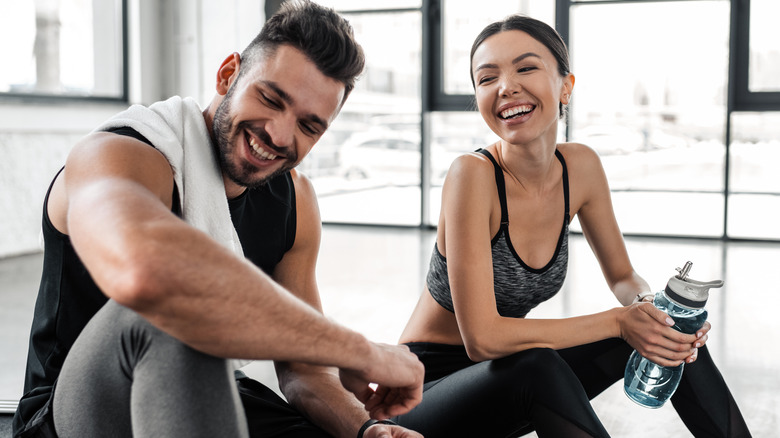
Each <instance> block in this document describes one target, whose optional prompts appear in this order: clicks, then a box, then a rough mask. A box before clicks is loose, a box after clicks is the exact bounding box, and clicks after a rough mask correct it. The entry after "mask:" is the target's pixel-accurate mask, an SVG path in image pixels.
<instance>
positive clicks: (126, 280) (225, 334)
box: [50, 133, 414, 386]
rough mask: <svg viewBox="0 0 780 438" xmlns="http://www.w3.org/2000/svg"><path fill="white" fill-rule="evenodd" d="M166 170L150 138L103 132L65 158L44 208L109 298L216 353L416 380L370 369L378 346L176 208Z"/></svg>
mask: <svg viewBox="0 0 780 438" xmlns="http://www.w3.org/2000/svg"><path fill="white" fill-rule="evenodd" d="M150 151H151V152H150ZM161 169H162V170H161ZM166 172H167V173H166ZM170 172H171V170H170V167H169V166H168V164H167V161H165V159H164V158H163V157H162V155H161V154H159V153H158V152H156V151H154V150H153V149H151V148H149V147H148V146H147V145H145V144H143V143H141V142H138V141H137V140H134V139H130V138H126V137H122V136H117V135H114V134H107V133H101V134H93V135H91V136H90V137H88V138H87V139H85V141H83V142H82V143H81V144H79V145H77V146H76V147H75V148H74V150H73V152H72V154H71V155H70V157H69V159H68V162H67V164H66V170H65V174H64V175H63V178H64V179H63V181H64V191H63V193H64V196H63V201H64V202H60V203H58V202H56V200H53V202H52V203H51V204H50V205H60V206H61V207H62V210H61V211H55V212H54V215H55V216H56V215H59V217H63V218H64V221H63V222H64V228H65V229H66V232H67V233H68V234H69V235H70V237H71V240H72V243H73V245H74V248H75V249H76V252H77V253H78V254H79V256H80V257H81V259H82V260H83V262H84V264H85V266H86V267H87V269H88V270H89V272H90V274H91V275H92V277H93V278H94V280H95V282H96V283H97V285H98V286H99V287H100V288H101V290H102V291H103V292H104V293H105V294H106V295H107V296H108V297H109V298H111V299H114V300H115V301H117V302H119V303H120V304H122V305H125V306H127V307H129V308H131V309H133V310H135V311H136V312H138V313H139V314H141V315H142V316H144V317H145V318H147V319H148V320H149V321H150V322H152V323H153V324H154V325H156V326H157V327H159V328H160V329H162V330H163V331H165V332H167V333H169V334H171V335H172V336H174V337H176V338H177V339H179V340H181V341H182V342H184V343H186V344H188V345H190V346H192V347H193V348H196V349H198V350H200V351H203V352H205V353H208V354H212V355H215V356H220V357H236V358H247V359H275V360H290V361H300V362H304V363H316V364H323V365H331V366H336V367H339V368H341V369H342V370H355V371H356V372H358V374H359V375H361V376H363V377H365V378H366V379H369V380H374V379H375V378H377V380H382V381H383V383H386V384H389V385H395V384H399V385H401V386H406V385H407V384H409V383H410V382H411V381H413V380H414V379H412V378H410V377H411V376H410V373H400V374H396V375H391V374H392V373H388V374H387V375H376V376H374V375H375V374H376V372H379V373H380V374H381V373H382V372H383V370H380V369H378V368H377V367H375V366H374V365H373V363H374V362H375V361H379V360H382V359H383V358H384V356H385V355H384V354H383V352H381V351H380V349H378V348H377V347H376V346H374V345H373V344H372V343H370V342H368V341H367V340H366V339H365V337H363V336H362V335H360V334H358V333H356V332H354V331H351V330H348V329H346V328H344V327H342V326H339V325H337V324H334V323H333V322H331V321H329V320H327V319H326V318H324V317H323V316H322V315H321V314H320V313H319V312H318V311H317V310H315V309H313V308H312V307H311V306H309V305H307V304H305V303H303V302H301V301H300V300H298V299H297V298H295V297H294V296H293V295H292V294H290V293H289V292H287V291H286V290H285V289H284V288H282V287H281V286H279V285H278V284H277V283H275V282H274V281H272V280H271V279H270V277H268V276H267V275H265V274H264V273H263V272H262V271H260V270H259V269H258V268H256V267H255V266H253V265H252V264H250V263H249V262H247V261H245V260H244V259H242V258H239V257H236V256H235V255H234V254H233V253H232V252H231V251H229V250H228V249H226V248H224V247H222V246H221V245H220V244H219V243H217V242H215V241H214V240H212V239H211V238H210V237H209V236H207V235H206V234H204V233H202V232H201V231H199V230H197V229H195V228H193V227H191V226H189V225H188V224H186V223H185V222H183V221H182V220H180V219H179V218H177V217H176V216H175V215H173V214H172V213H171V211H170V203H169V202H168V204H166V202H165V198H166V196H168V197H169V196H170V193H167V194H166V190H168V189H169V188H170V187H171V183H170V181H171V180H172V174H171V173H170ZM166 185H167V186H166ZM380 368H381V367H380Z"/></svg>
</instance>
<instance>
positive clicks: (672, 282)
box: [666, 262, 723, 308]
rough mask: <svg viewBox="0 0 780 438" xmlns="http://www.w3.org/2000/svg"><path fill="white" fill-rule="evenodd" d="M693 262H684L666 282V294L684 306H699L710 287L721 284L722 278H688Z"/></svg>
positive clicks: (716, 286)
mask: <svg viewBox="0 0 780 438" xmlns="http://www.w3.org/2000/svg"><path fill="white" fill-rule="evenodd" d="M692 266H693V263H691V262H685V265H684V266H683V267H682V268H676V270H677V272H678V274H677V275H675V276H674V277H672V278H670V279H669V282H668V283H667V284H666V294H667V296H668V297H669V298H670V299H671V300H672V301H675V302H677V303H679V304H682V305H684V306H686V307H693V308H700V307H704V304H705V303H706V302H707V298H709V291H710V288H718V287H721V286H723V280H713V281H706V282H705V281H696V280H693V279H690V278H688V272H690V270H691V267H692Z"/></svg>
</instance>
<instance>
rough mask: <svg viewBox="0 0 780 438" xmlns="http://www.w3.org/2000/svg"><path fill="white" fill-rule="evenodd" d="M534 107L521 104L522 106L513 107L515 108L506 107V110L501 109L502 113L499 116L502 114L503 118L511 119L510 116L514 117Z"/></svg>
mask: <svg viewBox="0 0 780 438" xmlns="http://www.w3.org/2000/svg"><path fill="white" fill-rule="evenodd" d="M532 109H534V107H533V106H532V105H520V106H516V107H513V108H509V109H506V110H504V111H501V114H499V116H501V118H502V119H509V118H511V117H514V116H516V115H518V114H525V113H528V112H530V111H531V110H532Z"/></svg>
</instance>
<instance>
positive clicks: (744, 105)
mask: <svg viewBox="0 0 780 438" xmlns="http://www.w3.org/2000/svg"><path fill="white" fill-rule="evenodd" d="M750 3H751V0H731V35H732V41H731V47H730V48H729V49H730V66H729V67H730V69H729V70H730V71H729V89H730V93H729V101H730V106H729V113H731V112H734V111H740V112H743V111H745V112H747V111H755V112H763V111H780V92H778V91H750V62H749V61H750ZM732 85H733V87H732Z"/></svg>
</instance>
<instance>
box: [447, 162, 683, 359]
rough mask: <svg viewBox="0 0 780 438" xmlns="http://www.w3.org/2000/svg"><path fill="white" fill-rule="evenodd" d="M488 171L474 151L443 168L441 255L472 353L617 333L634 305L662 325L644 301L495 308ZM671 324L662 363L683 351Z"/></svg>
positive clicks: (483, 355) (558, 344)
mask: <svg viewBox="0 0 780 438" xmlns="http://www.w3.org/2000/svg"><path fill="white" fill-rule="evenodd" d="M493 175H494V173H493V167H492V165H491V164H490V162H489V161H487V160H486V159H484V158H481V157H478V156H475V155H467V156H464V157H461V158H459V159H458V160H456V161H455V163H453V166H452V167H451V168H450V172H449V174H448V176H447V181H446V182H445V185H444V188H443V194H442V214H443V216H444V220H443V221H442V225H444V230H443V233H442V230H440V240H439V244H440V250H442V253H443V254H445V255H446V257H447V266H448V272H449V280H450V289H451V291H452V299H453V305H454V308H455V315H456V319H457V323H458V328H459V330H460V333H461V337H462V339H463V343H464V345H465V347H466V350H467V352H468V354H469V356H470V357H471V358H472V359H474V360H477V361H480V360H487V359H494V358H499V357H503V356H506V355H509V354H512V353H515V352H518V351H522V350H525V349H529V348H553V349H560V348H566V347H571V346H576V345H582V344H585V343H589V342H594V341H597V340H601V339H606V338H610V337H619V336H622V335H623V325H624V324H625V321H626V320H633V319H636V318H633V317H628V314H630V313H633V312H638V311H640V310H641V311H643V313H644V314H645V315H646V318H647V319H649V318H655V319H656V320H657V324H658V325H659V326H661V327H663V326H664V324H665V320H666V315H665V314H664V313H663V312H660V311H657V309H654V308H652V306H647V307H648V309H638V308H637V309H635V308H631V307H629V308H623V307H619V308H615V309H610V310H607V311H604V312H600V313H596V314H592V315H585V316H578V317H573V318H565V319H549V320H539V319H524V318H520V319H519V318H507V317H502V316H501V315H499V314H498V311H497V309H496V300H495V295H494V290H493V287H494V286H493V266H492V255H491V247H490V240H491V238H492V237H493V232H494V231H495V230H492V229H491V224H496V223H498V220H497V218H496V217H495V216H496V215H500V208H498V207H497V204H498V202H497V198H496V196H495V195H492V196H487V195H486V194H494V193H495V183H494V182H493V181H494V179H493ZM578 183H579V182H578ZM499 217H500V216H499ZM442 235H443V241H442V239H441V236H442ZM621 242H622V239H621ZM623 252H624V253H625V248H624V247H623ZM616 260H620V258H619V257H618V258H616ZM625 260H626V261H627V260H628V258H627V256H625ZM628 266H629V267H630V264H628ZM615 284H620V287H621V288H622V287H626V286H623V284H628V283H621V282H617V281H616V282H615ZM645 310H646V311H645ZM659 318H660V319H659ZM645 322H646V321H645ZM670 330H671V329H670ZM671 331H672V332H673V333H668V335H669V336H670V337H671V338H672V339H668V340H666V339H665V340H663V341H659V342H658V345H659V347H660V348H658V350H657V352H658V353H660V354H659V355H658V356H659V358H662V357H666V358H670V359H672V360H671V361H668V360H667V361H665V364H667V365H673V364H676V363H679V361H680V360H682V359H684V358H685V357H687V356H688V355H689V354H690V352H689V351H682V352H681V351H679V350H680V349H682V350H685V348H684V346H683V347H681V345H682V344H680V343H681V342H683V341H684V340H685V339H684V336H685V335H682V334H680V333H677V332H675V331H674V330H671ZM632 333H633V332H632ZM690 342H693V341H692V340H691V341H689V344H690ZM659 361H660V362H663V361H664V359H660V360H659Z"/></svg>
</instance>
